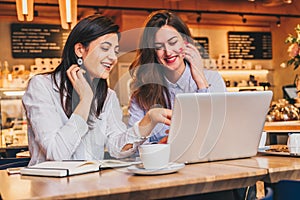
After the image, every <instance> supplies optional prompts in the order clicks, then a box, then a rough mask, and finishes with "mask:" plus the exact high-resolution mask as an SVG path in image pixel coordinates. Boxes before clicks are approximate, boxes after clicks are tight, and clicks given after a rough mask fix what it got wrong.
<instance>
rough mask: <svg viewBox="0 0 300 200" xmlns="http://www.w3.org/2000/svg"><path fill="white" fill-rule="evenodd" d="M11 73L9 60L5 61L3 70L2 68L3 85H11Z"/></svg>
mask: <svg viewBox="0 0 300 200" xmlns="http://www.w3.org/2000/svg"><path fill="white" fill-rule="evenodd" d="M9 75H10V71H9V67H8V62H7V61H4V63H3V70H2V79H1V80H2V87H4V88H7V87H9V80H10V78H9Z"/></svg>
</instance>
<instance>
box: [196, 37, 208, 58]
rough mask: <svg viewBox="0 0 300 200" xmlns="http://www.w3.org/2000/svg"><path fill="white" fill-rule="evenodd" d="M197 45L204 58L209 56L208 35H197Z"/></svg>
mask: <svg viewBox="0 0 300 200" xmlns="http://www.w3.org/2000/svg"><path fill="white" fill-rule="evenodd" d="M194 41H195V45H196V47H197V48H198V50H199V52H200V54H201V56H202V58H204V59H208V58H209V43H208V38H207V37H195V38H194Z"/></svg>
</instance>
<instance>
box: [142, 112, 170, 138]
mask: <svg viewBox="0 0 300 200" xmlns="http://www.w3.org/2000/svg"><path fill="white" fill-rule="evenodd" d="M171 116H172V110H170V109H166V108H152V109H150V110H149V111H148V112H147V113H146V115H145V117H144V118H143V119H142V120H141V121H140V123H139V131H140V135H141V136H143V137H147V136H148V135H149V134H150V133H151V131H152V129H153V128H154V127H155V126H156V124H157V123H163V124H166V125H170V124H171Z"/></svg>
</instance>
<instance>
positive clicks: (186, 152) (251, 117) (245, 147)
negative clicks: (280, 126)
mask: <svg viewBox="0 0 300 200" xmlns="http://www.w3.org/2000/svg"><path fill="white" fill-rule="evenodd" d="M272 95H273V93H272V92H271V91H253V92H249V91H246V92H226V93H209V94H208V93H201V94H200V93H196V94H195V93H189V94H188V93H185V94H177V95H176V98H175V102H174V109H173V116H172V121H171V126H170V132H169V137H168V143H169V144H170V145H171V155H170V161H171V162H184V163H195V162H206V161H215V160H225V159H234V158H243V157H251V156H254V155H256V154H257V149H258V145H259V141H260V138H261V135H262V131H263V127H264V123H265V118H266V115H267V112H268V109H269V106H270V102H271V99H272Z"/></svg>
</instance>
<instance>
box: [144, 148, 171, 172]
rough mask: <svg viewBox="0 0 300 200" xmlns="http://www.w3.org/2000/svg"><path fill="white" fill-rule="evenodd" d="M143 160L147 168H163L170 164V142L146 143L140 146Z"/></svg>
mask: <svg viewBox="0 0 300 200" xmlns="http://www.w3.org/2000/svg"><path fill="white" fill-rule="evenodd" d="M139 153H140V157H141V161H142V163H143V165H144V168H145V169H161V168H164V167H166V166H167V165H168V164H169V160H170V145H169V144H144V145H140V146H139Z"/></svg>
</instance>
